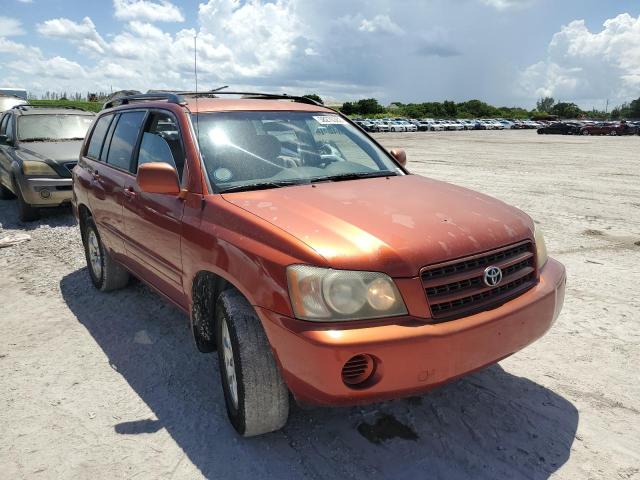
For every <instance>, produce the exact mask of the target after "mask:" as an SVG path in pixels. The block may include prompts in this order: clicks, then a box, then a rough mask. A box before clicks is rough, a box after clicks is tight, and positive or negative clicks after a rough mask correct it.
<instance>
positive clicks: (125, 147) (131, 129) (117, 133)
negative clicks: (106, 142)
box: [107, 112, 146, 171]
mask: <svg viewBox="0 0 640 480" xmlns="http://www.w3.org/2000/svg"><path fill="white" fill-rule="evenodd" d="M145 115H146V112H126V113H123V114H121V115H120V118H119V119H118V124H117V125H116V128H115V130H114V132H113V138H112V139H111V146H110V147H109V155H107V163H108V164H110V165H113V166H114V167H118V168H121V169H123V170H129V171H131V159H132V157H133V151H134V150H135V147H136V143H137V142H138V135H139V133H140V128H141V127H142V122H143V121H144V118H145Z"/></svg>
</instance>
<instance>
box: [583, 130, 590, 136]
mask: <svg viewBox="0 0 640 480" xmlns="http://www.w3.org/2000/svg"><path fill="white" fill-rule="evenodd" d="M582 135H591V134H590V133H589V130H583V131H582Z"/></svg>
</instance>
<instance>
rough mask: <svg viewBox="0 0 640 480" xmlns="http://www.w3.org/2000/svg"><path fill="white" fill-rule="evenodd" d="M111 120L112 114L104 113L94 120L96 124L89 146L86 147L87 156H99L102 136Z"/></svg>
mask: <svg viewBox="0 0 640 480" xmlns="http://www.w3.org/2000/svg"><path fill="white" fill-rule="evenodd" d="M111 120H113V115H105V116H104V117H100V119H99V120H98V121H97V122H96V126H95V128H94V129H93V133H92V134H91V140H89V147H88V148H87V157H89V158H93V159H94V160H98V159H99V158H100V151H101V150H102V145H103V144H104V137H105V135H106V133H107V130H108V129H109V124H110V123H111Z"/></svg>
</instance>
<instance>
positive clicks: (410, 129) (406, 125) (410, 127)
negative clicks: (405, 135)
mask: <svg viewBox="0 0 640 480" xmlns="http://www.w3.org/2000/svg"><path fill="white" fill-rule="evenodd" d="M398 123H400V124H401V125H404V131H405V132H417V131H418V127H417V126H416V125H415V124H413V123H411V122H408V121H407V120H400V121H399V122H398Z"/></svg>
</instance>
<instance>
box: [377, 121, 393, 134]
mask: <svg viewBox="0 0 640 480" xmlns="http://www.w3.org/2000/svg"><path fill="white" fill-rule="evenodd" d="M376 131H377V132H390V131H391V129H390V128H389V122H384V121H378V122H376Z"/></svg>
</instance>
